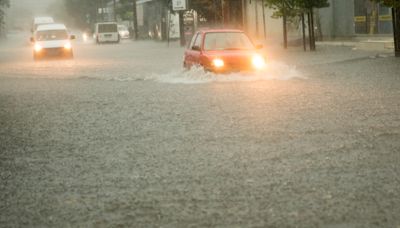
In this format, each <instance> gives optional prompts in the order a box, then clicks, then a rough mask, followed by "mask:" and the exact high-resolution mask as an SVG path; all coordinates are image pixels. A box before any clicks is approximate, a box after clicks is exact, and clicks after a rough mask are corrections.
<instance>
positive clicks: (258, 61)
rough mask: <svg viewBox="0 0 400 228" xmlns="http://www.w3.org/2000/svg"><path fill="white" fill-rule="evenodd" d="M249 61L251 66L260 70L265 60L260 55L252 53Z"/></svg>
mask: <svg viewBox="0 0 400 228" xmlns="http://www.w3.org/2000/svg"><path fill="white" fill-rule="evenodd" d="M251 63H252V64H253V67H254V68H256V69H258V70H262V69H264V68H265V65H266V64H265V60H264V58H263V57H262V56H261V55H254V56H253V57H252V59H251Z"/></svg>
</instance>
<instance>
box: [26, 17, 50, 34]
mask: <svg viewBox="0 0 400 228" xmlns="http://www.w3.org/2000/svg"><path fill="white" fill-rule="evenodd" d="M53 23H54V19H53V18H52V17H35V18H34V19H33V22H32V28H31V32H32V33H34V32H35V31H36V29H37V27H38V26H39V25H46V24H53Z"/></svg>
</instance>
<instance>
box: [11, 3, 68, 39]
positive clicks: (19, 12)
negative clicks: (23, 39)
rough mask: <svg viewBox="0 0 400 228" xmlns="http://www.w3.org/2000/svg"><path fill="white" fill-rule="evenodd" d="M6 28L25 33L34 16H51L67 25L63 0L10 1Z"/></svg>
mask: <svg viewBox="0 0 400 228" xmlns="http://www.w3.org/2000/svg"><path fill="white" fill-rule="evenodd" d="M6 12H7V17H6V27H7V28H8V29H9V30H22V31H27V30H29V29H30V25H31V23H32V18H33V17H35V16H52V17H54V18H55V20H56V21H62V22H64V23H66V24H68V23H69V21H68V20H66V19H67V17H66V10H65V7H64V1H63V0H38V1H33V0H10V8H9V10H7V11H6Z"/></svg>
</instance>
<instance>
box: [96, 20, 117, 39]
mask: <svg viewBox="0 0 400 228" xmlns="http://www.w3.org/2000/svg"><path fill="white" fill-rule="evenodd" d="M93 38H94V39H95V40H96V43H98V44H99V43H107V42H113V43H119V41H120V36H119V33H118V24H117V23H115V22H103V23H97V24H95V27H94V34H93Z"/></svg>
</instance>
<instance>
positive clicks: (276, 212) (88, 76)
mask: <svg viewBox="0 0 400 228" xmlns="http://www.w3.org/2000/svg"><path fill="white" fill-rule="evenodd" d="M25 40H28V39H25V38H24V36H22V35H21V34H14V38H11V39H10V40H9V41H8V42H7V43H5V44H4V43H3V44H1V45H0V48H1V52H0V104H1V105H0V177H1V181H0V201H1V202H2V203H1V204H0V211H2V213H0V226H1V227H191V226H193V227H395V228H397V227H399V225H400V219H399V216H398V215H399V214H400V192H399V191H398V189H399V188H400V180H399V176H400V168H399V167H400V154H399V151H400V140H399V137H400V118H399V116H400V90H399V89H398V88H399V87H400V78H399V77H398V74H397V72H399V70H400V68H399V64H398V61H397V60H396V59H394V58H392V57H387V58H369V57H370V56H375V55H376V54H377V53H367V52H362V51H353V50H351V49H349V48H344V47H342V48H333V49H332V48H327V47H318V49H319V51H318V52H316V53H303V52H296V51H286V52H285V51H282V50H280V51H278V50H277V51H276V52H275V51H270V52H269V53H267V55H268V58H269V66H268V69H267V70H266V72H262V73H261V74H256V75H246V74H232V75H214V74H207V73H204V72H203V71H202V70H201V69H194V70H192V71H183V69H182V55H183V49H182V48H180V47H177V46H176V44H172V45H171V47H169V48H168V47H167V44H166V43H161V42H160V43H157V42H151V41H139V42H131V41H125V42H123V43H121V44H120V45H99V46H98V45H95V44H92V43H83V42H81V41H79V40H77V41H76V42H75V44H74V45H75V59H74V60H52V61H39V62H34V61H33V60H32V56H31V50H30V47H29V43H27V42H25ZM267 50H271V49H269V47H267ZM396 61H397V62H396Z"/></svg>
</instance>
